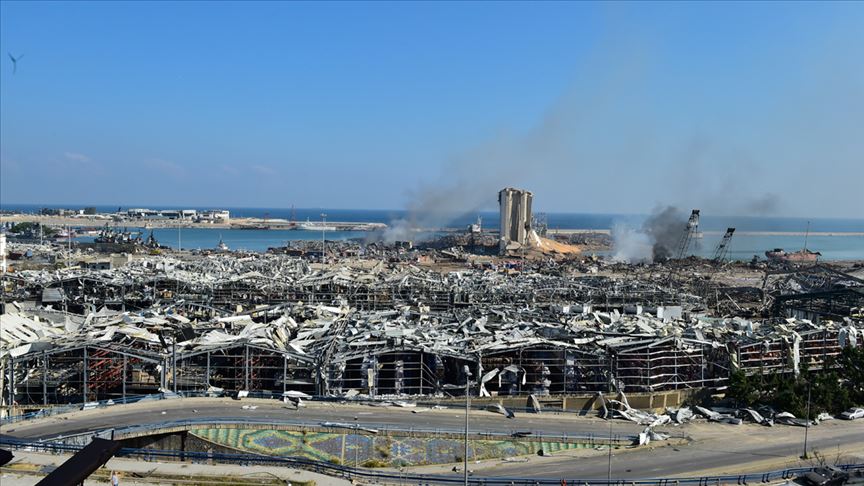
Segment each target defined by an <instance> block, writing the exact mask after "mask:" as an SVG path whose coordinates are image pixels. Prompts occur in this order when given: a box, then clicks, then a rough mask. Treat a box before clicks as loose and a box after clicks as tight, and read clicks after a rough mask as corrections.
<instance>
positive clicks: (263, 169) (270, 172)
mask: <svg viewBox="0 0 864 486" xmlns="http://www.w3.org/2000/svg"><path fill="white" fill-rule="evenodd" d="M252 170H254V171H255V172H257V173H258V174H260V175H265V176H274V175H276V170H274V169H273V168H272V167H268V166H266V165H258V164H255V165H253V166H252Z"/></svg>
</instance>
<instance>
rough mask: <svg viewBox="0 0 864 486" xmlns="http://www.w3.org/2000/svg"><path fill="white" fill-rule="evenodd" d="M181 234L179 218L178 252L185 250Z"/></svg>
mask: <svg viewBox="0 0 864 486" xmlns="http://www.w3.org/2000/svg"><path fill="white" fill-rule="evenodd" d="M181 237H182V235H181V234H180V220H179V219H178V220H177V252H180V251H183V240H182V239H181Z"/></svg>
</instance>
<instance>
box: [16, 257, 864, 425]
mask: <svg viewBox="0 0 864 486" xmlns="http://www.w3.org/2000/svg"><path fill="white" fill-rule="evenodd" d="M307 250H308V249H304V248H303V247H299V248H297V247H295V248H294V249H293V250H291V249H290V248H288V249H284V251H281V252H270V253H266V254H251V253H250V254H246V253H238V252H234V253H229V252H224V253H215V254H209V255H205V254H183V255H177V254H174V255H172V254H166V255H150V256H142V257H139V258H135V259H131V260H129V262H128V263H126V264H125V265H123V266H120V267H117V268H110V269H104V270H92V269H89V270H88V269H82V268H76V267H69V268H43V269H38V270H23V271H17V272H15V273H10V274H7V275H5V276H4V279H3V294H4V300H5V301H6V302H7V305H6V306H5V313H4V314H3V315H2V326H0V364H2V373H0V376H2V379H3V383H2V384H0V385H2V386H0V388H2V390H3V400H4V404H9V403H10V402H14V403H17V404H50V403H65V402H81V401H92V400H97V399H111V398H120V397H125V396H128V395H134V394H145V393H153V392H156V391H158V390H170V391H177V392H186V393H239V392H246V393H250V392H251V393H263V394H267V393H271V394H272V393H275V394H282V393H286V392H294V393H306V394H309V395H319V396H322V395H325V396H365V397H370V396H374V397H393V396H397V397H398V396H403V397H404V396H412V395H414V396H428V395H432V396H447V395H459V394H462V393H464V390H465V384H466V380H467V377H466V376H465V373H464V369H465V366H468V369H470V370H471V372H472V374H473V375H474V376H479V377H482V379H481V380H479V383H476V384H472V385H470V386H469V388H470V392H471V393H472V394H474V395H479V396H496V395H497V396H511V395H526V396H532V395H533V396H548V395H564V394H571V393H593V392H598V391H603V392H609V391H615V392H623V391H625V390H626V391H627V392H631V391H646V392H651V391H658V390H669V389H681V388H701V387H709V388H711V387H721V386H723V385H725V384H726V383H727V382H728V379H729V376H730V373H731V372H732V371H734V370H738V369H740V370H744V371H745V372H747V373H765V372H788V373H797V372H798V371H799V370H800V369H801V368H803V367H804V366H805V365H806V367H807V368H808V369H811V370H812V369H819V367H821V366H824V365H825V364H826V363H828V362H829V361H830V359H831V358H832V357H833V356H835V355H837V354H838V353H839V352H840V351H841V349H842V348H843V347H844V346H862V345H864V336H862V333H861V329H862V328H864V324H862V321H861V319H860V317H857V314H855V312H856V311H855V310H853V309H860V307H861V306H860V304H858V306H857V307H855V306H850V307H848V308H843V307H842V306H839V305H835V306H832V307H830V309H828V308H826V309H827V310H824V311H819V309H818V308H817V311H818V312H814V311H808V310H807V309H809V308H807V307H804V304H802V303H809V302H812V301H808V300H806V299H804V298H803V297H802V294H811V293H813V294H818V295H819V298H820V299H823V298H824V295H825V293H826V286H828V287H829V288H830V289H833V290H836V291H838V292H850V291H851V292H853V293H857V292H860V289H861V287H860V286H856V285H858V281H857V279H856V278H855V277H852V276H849V275H846V274H843V273H842V272H838V271H836V270H813V269H808V270H798V271H797V273H796V272H792V273H790V274H789V275H787V277H788V278H785V277H784V278H780V279H779V280H780V281H779V283H777V282H778V279H777V278H774V277H771V276H768V277H765V279H764V282H763V287H765V288H766V289H767V290H766V291H763V290H760V289H759V288H758V287H756V284H754V283H752V282H749V281H746V282H745V285H741V282H740V280H741V279H740V278H739V279H738V280H735V278H737V277H734V275H733V276H732V277H728V276H724V277H723V278H726V279H727V280H728V283H727V282H723V281H721V280H720V278H713V277H714V275H713V274H712V273H711V272H716V271H717V270H716V268H715V267H711V266H710V264H707V263H704V262H702V261H695V262H692V264H691V265H690V266H686V265H685V263H683V262H676V263H674V264H670V265H668V266H664V265H656V264H655V265H638V266H632V265H631V266H627V267H621V266H620V264H612V263H608V262H605V261H603V260H597V259H592V258H586V259H583V260H579V261H575V260H574V261H572V262H566V263H562V262H561V261H555V260H551V259H538V260H534V261H519V260H511V259H493V260H490V261H488V262H486V263H484V264H476V263H463V264H462V265H461V266H454V265H453V264H452V261H453V260H452V258H450V257H448V256H447V255H446V254H445V253H444V252H446V251H448V250H416V249H412V248H407V247H405V246H399V247H386V246H366V247H360V246H358V245H356V244H352V243H343V244H340V245H334V248H333V249H332V253H331V254H328V255H327V258H328V261H327V263H326V264H323V263H321V262H316V261H315V258H314V257H312V258H307V257H305V256H304V255H305V254H306V253H308V252H307ZM292 251H299V252H300V256H297V255H295V254H293V253H292ZM454 251H455V250H454ZM304 252H305V253H304ZM451 253H453V252H452V251H451ZM453 254H456V253H453ZM423 258H427V259H430V258H431V259H433V260H434V259H438V258H440V259H442V260H445V261H447V262H448V263H447V265H446V266H445V267H441V266H437V267H436V266H435V264H434V262H433V263H429V262H428V261H427V262H425V263H424V262H423V261H421V260H422V259H423ZM735 271H738V270H735ZM808 272H810V273H812V272H822V273H823V274H824V275H823V276H822V277H819V276H818V275H817V276H813V275H810V273H808ZM829 274H830V275H829ZM796 275H797V276H796ZM757 280H758V279H757ZM801 281H805V282H810V283H809V284H808V286H803V285H801V284H800V283H797V284H794V285H798V286H799V287H798V288H799V290H800V292H798V293H795V292H793V291H792V290H794V289H793V287H794V285H793V284H792V283H790V282H801ZM769 283H770V285H769ZM790 289H792V290H790ZM765 292H770V298H769V297H766V294H765ZM844 295H845V294H844ZM856 295H859V298H860V295H864V294H856ZM793 298H794V299H799V301H793ZM859 301H860V300H859ZM9 302H11V303H9ZM721 302H722V305H721ZM776 302H784V305H783V306H782V307H778V306H777V305H776ZM796 302H798V303H796ZM820 302H821V301H820ZM843 302H846V303H847V304H849V302H851V303H854V302H855V301H849V302H847V301H843ZM781 308H782V309H783V311H784V313H783V314H772V313H771V312H769V311H772V310H777V309H781ZM838 309H839V312H842V313H845V314H842V313H840V314H838ZM808 312H809V313H808ZM618 413H620V414H621V415H622V416H623V415H625V414H627V415H628V416H630V417H631V418H634V417H635V419H636V420H638V421H639V422H640V423H642V422H645V421H648V419H651V420H650V422H649V423H648V424H647V425H650V423H653V422H654V421H655V420H657V419H658V418H659V417H653V418H652V417H641V416H639V415H638V414H635V415H634V412H631V411H628V410H627V409H626V407H623V408H621V409H619V412H618ZM685 416H686V412H682V411H678V412H676V415H674V416H671V417H672V420H677V421H680V420H685V419H686V418H685ZM664 420H665V419H664ZM647 437H648V438H649V439H650V434H649V435H648V436H647Z"/></svg>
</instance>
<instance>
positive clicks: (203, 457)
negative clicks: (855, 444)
mask: <svg viewBox="0 0 864 486" xmlns="http://www.w3.org/2000/svg"><path fill="white" fill-rule="evenodd" d="M0 446H3V447H6V448H9V449H13V450H28V451H34V452H49V453H55V454H58V453H74V452H76V451H78V450H80V449H81V448H82V447H83V446H80V445H78V446H75V445H65V444H57V443H53V442H39V441H27V440H20V439H12V438H8V437H0ZM117 457H129V458H135V459H141V460H145V461H154V460H181V461H192V462H197V463H223V464H240V465H278V466H285V467H293V468H297V469H303V470H307V471H312V472H316V473H320V474H326V475H330V476H337V477H343V478H346V479H358V480H374V481H377V482H396V481H399V482H400V483H404V482H412V483H416V484H460V483H463V481H464V479H463V478H462V476H459V475H434V474H414V473H405V472H401V473H400V472H394V471H375V470H370V469H362V468H353V467H348V466H342V465H338V464H331V463H328V462H322V461H314V460H311V459H306V458H300V457H270V456H260V455H256V454H227V453H213V452H187V451H164V450H148V449H129V448H124V449H121V450H120V451H119V452H118V454H117ZM836 467H838V468H840V469H843V470H845V471H848V472H860V473H864V464H843V465H838V466H836ZM814 469H815V467H804V468H790V469H782V470H776V471H769V472H762V473H751V474H741V475H724V476H702V477H669V478H645V479H612V480H607V479H590V478H589V479H585V478H572V477H563V478H554V479H553V478H531V477H480V476H473V477H469V483H471V484H474V485H478V486H483V485H489V486H498V485H501V486H507V485H512V486H523V485H524V486H528V485H538V486H539V485H559V486H560V485H562V484H564V481H566V483H567V484H573V485H588V484H596V485H616V486H617V485H621V486H623V485H657V486H667V485H670V484H674V485H697V486H703V485H704V486H708V485H714V484H717V485H720V484H733V483H734V484H748V483H767V482H771V481H777V480H783V479H790V478H793V477H795V476H798V475H801V474H804V473H807V472H810V471H813V470H814Z"/></svg>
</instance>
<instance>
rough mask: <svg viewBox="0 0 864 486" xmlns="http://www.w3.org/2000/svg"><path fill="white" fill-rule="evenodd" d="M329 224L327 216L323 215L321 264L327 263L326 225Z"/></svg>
mask: <svg viewBox="0 0 864 486" xmlns="http://www.w3.org/2000/svg"><path fill="white" fill-rule="evenodd" d="M325 224H327V214H326V213H321V264H322V265H323V264H325V263H327V250H326V247H325V245H326V243H325V240H324V225H325Z"/></svg>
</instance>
